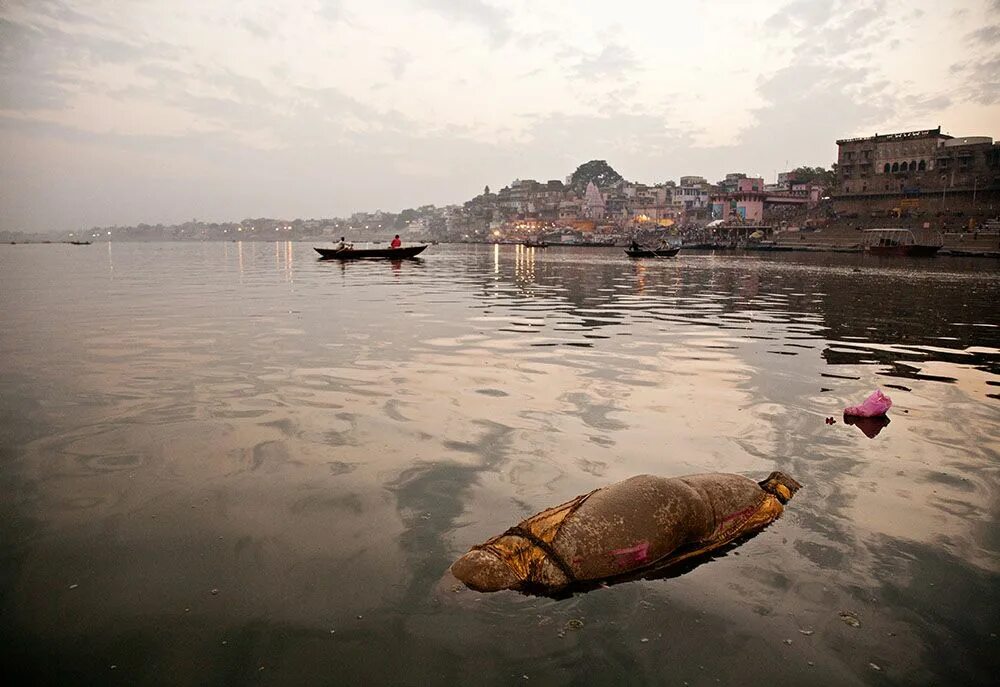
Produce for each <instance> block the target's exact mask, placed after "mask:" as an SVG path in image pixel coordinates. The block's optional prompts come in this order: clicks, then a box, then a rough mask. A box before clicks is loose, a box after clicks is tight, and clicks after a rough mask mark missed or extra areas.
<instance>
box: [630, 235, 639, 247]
mask: <svg viewBox="0 0 1000 687" xmlns="http://www.w3.org/2000/svg"><path fill="white" fill-rule="evenodd" d="M628 247H629V250H639V242H638V241H636V240H635V237H634V236H633V237H632V243H630V244H629V246H628Z"/></svg>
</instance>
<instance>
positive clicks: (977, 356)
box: [0, 242, 1000, 684]
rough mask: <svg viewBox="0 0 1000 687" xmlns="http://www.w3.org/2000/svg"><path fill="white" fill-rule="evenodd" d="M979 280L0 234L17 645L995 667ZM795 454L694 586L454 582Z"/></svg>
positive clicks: (374, 667)
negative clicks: (595, 507)
mask: <svg viewBox="0 0 1000 687" xmlns="http://www.w3.org/2000/svg"><path fill="white" fill-rule="evenodd" d="M997 275H998V273H997V264H996V262H990V261H982V262H977V261H961V260H957V259H948V258H937V259H934V260H932V261H921V262H905V261H899V260H881V261H879V260H871V259H866V258H864V257H861V256H850V255H848V256H844V255H806V254H803V255H785V254H783V255H780V256H778V257H757V256H736V255H725V254H710V253H701V254H698V253H682V254H681V255H680V256H679V257H678V258H677V259H671V260H644V261H629V260H628V259H626V258H625V257H624V255H623V254H622V253H621V251H620V250H603V249H565V248H549V249H546V250H540V249H530V248H528V249H526V248H523V247H515V246H469V247H457V246H434V247H432V248H431V249H429V250H428V251H427V253H425V257H424V258H423V259H418V260H414V261H404V262H397V263H389V262H372V263H342V262H322V261H317V260H315V259H314V255H313V253H312V250H311V247H310V246H309V245H306V244H292V243H282V242H279V243H274V244H265V243H205V244H151V245H143V244H116V245H114V246H112V245H108V246H107V247H104V246H99V245H95V246H91V247H72V246H3V247H0V286H2V288H0V306H2V310H0V312H2V315H0V317H2V325H3V326H2V331H0V360H2V361H3V362H2V363H0V365H2V370H3V374H2V377H0V390H2V396H0V398H2V401H0V429H2V436H3V437H4V439H3V441H2V444H0V452H2V453H0V458H2V461H3V470H2V472H0V489H2V492H0V493H2V499H0V504H2V505H0V516H2V525H0V535H2V541H3V542H4V547H3V549H4V553H3V558H2V562H0V580H2V597H0V604H2V605H0V617H2V621H0V623H2V625H0V627H3V630H4V632H3V635H4V636H5V637H16V638H17V640H16V641H13V642H10V641H8V642H5V643H4V644H6V646H5V648H4V656H3V658H4V660H5V664H6V665H9V666H13V667H15V668H16V669H18V670H21V671H26V670H29V669H30V670H31V671H32V672H33V673H34V674H35V675H36V676H41V677H48V678H50V679H51V680H53V681H61V682H66V681H68V680H72V679H78V680H83V681H87V682H102V683H103V682H107V681H112V678H114V679H115V680H118V679H120V680H122V681H125V682H130V683H135V682H159V681H162V680H163V677H162V676H163V675H171V676H172V681H175V682H192V683H194V682H197V683H199V684H203V683H207V682H209V683H210V682H224V681H225V682H245V681H248V680H250V679H266V680H267V681H271V682H277V683H286V684H289V683H291V684H299V683H303V682H305V683H316V682H319V683H329V682H348V683H356V682H361V681H367V682H375V681H379V682H391V683H405V684H429V683H453V682H457V681H459V680H474V681H475V682H477V683H484V684H507V683H510V682H511V681H514V680H518V681H520V680H521V679H522V677H521V676H522V675H528V677H529V678H530V679H531V680H535V681H542V682H543V683H544V684H569V683H581V682H582V683H594V684H606V683H611V682H612V681H615V682H622V681H623V680H624V681H627V682H628V683H629V684H635V683H642V682H647V683H655V684H662V683H664V682H676V683H678V684H681V683H683V682H684V681H688V682H690V684H701V683H705V684H715V683H716V680H719V681H720V682H721V683H722V684H733V683H735V682H736V681H741V682H748V683H750V684H754V683H758V682H764V681H765V680H767V681H768V682H774V683H775V684H793V683H797V682H798V683H802V682H809V683H811V684H823V683H826V684H869V683H870V684H876V683H880V682H884V681H886V680H888V681H889V682H891V683H895V684H912V683H933V682H938V683H956V684H973V683H977V682H981V683H985V682H986V681H987V680H988V679H989V678H988V676H989V675H992V674H995V672H996V669H997V668H998V667H1000V666H998V659H997V656H998V653H997V651H996V646H997V645H996V641H997V640H996V637H995V636H993V635H992V634H991V633H995V632H996V631H997V627H996V618H997V617H1000V613H998V611H1000V608H998V594H997V592H996V589H997V582H998V571H1000V556H998V552H1000V541H998V537H997V504H998V497H997V495H998V493H1000V492H998V488H997V487H998V484H997V481H998V479H997V472H996V465H997V457H998V456H997V446H998V444H1000V422H998V417H1000V415H998V413H997V408H998V399H997V395H998V393H1000V326H998V325H1000V321H998V317H997V315H996V313H997V312H998V311H997V309H996V305H995V304H996V302H997V300H998V297H1000V283H998V279H997ZM876 386H882V387H887V388H886V390H887V392H889V394H890V395H891V396H892V397H893V400H894V401H895V404H896V406H895V408H894V409H893V411H892V412H891V418H892V422H891V424H890V425H888V426H886V427H884V428H882V430H881V431H880V432H879V433H878V434H877V435H875V438H874V439H869V438H868V436H867V435H866V434H864V433H863V432H862V431H861V429H859V428H858V427H852V426H848V425H845V424H843V422H841V418H840V410H841V409H842V408H843V407H844V406H846V405H850V404H853V403H856V402H858V401H860V400H861V399H862V398H863V397H864V396H865V395H867V394H868V393H869V392H870V391H871V390H872V389H873V388H875V387H876ZM828 416H833V417H835V418H837V423H836V424H834V425H827V424H825V422H824V418H826V417H828ZM775 468H779V469H783V470H785V471H787V472H788V473H789V474H791V475H792V476H794V477H795V478H796V479H798V480H799V481H801V482H802V483H803V484H805V485H806V488H805V489H804V490H803V491H801V492H800V493H799V495H798V496H797V497H796V498H795V499H794V500H793V501H792V502H791V504H790V506H789V508H788V510H787V512H786V516H785V517H784V518H783V519H782V520H780V521H778V522H777V523H775V524H774V525H772V526H771V527H770V528H769V529H768V530H766V531H765V532H764V533H763V534H762V535H760V536H758V537H756V538H755V539H753V540H751V541H749V542H747V543H746V544H745V545H743V546H742V547H740V548H739V549H737V550H736V551H735V552H732V553H730V554H729V555H727V556H725V557H723V558H721V559H718V560H715V561H713V562H711V563H708V564H706V565H703V566H701V567H698V568H697V569H695V570H694V571H693V572H691V573H689V574H686V575H683V576H681V577H677V578H674V579H668V580H655V581H640V582H634V583H629V584H622V585H617V586H615V587H612V588H610V589H604V590H598V591H596V592H593V593H590V594H586V595H579V596H575V597H573V598H571V599H568V600H564V601H553V600H549V599H539V598H530V597H522V596H519V595H515V594H497V595H489V596H482V595H476V594H474V593H472V592H467V591H459V592H455V591H452V590H451V588H450V586H449V585H448V584H447V583H446V582H445V583H441V582H440V580H441V577H442V573H443V571H444V570H445V569H446V568H447V566H448V565H449V564H450V562H451V561H452V560H453V559H454V558H456V557H457V556H458V555H460V554H461V553H462V552H464V551H465V550H466V549H467V548H468V547H469V546H470V545H471V544H474V543H478V542H480V541H482V540H483V539H485V538H487V537H489V536H491V535H493V534H496V533H498V532H500V531H502V530H503V529H505V528H506V527H507V526H508V525H510V524H513V523H514V522H516V521H517V520H518V519H520V518H522V517H524V516H526V515H529V514H531V513H533V512H535V511H537V510H539V509H541V508H544V507H546V506H549V505H553V504H555V503H559V502H561V501H564V500H566V499H567V498H569V497H572V496H574V495H576V494H579V493H583V492H585V491H587V490H590V489H592V488H595V487H597V486H601V485H604V484H608V483H611V482H614V481H617V480H620V479H624V478H626V477H628V476H631V475H633V474H637V473H642V472H650V473H656V474H663V475H680V474H686V473H691V472H699V471H727V472H739V473H744V474H747V475H750V476H754V477H757V478H759V477H762V476H763V475H765V474H766V473H767V472H769V471H770V470H772V469H775ZM737 554H738V555H737ZM70 585H79V586H78V587H77V588H74V589H70V588H69V587H70ZM213 589H217V590H218V594H215V595H213V594H212V593H211V590H213ZM844 610H850V611H852V612H854V613H856V614H857V615H858V617H859V618H860V620H861V627H859V628H853V627H850V626H848V625H846V624H845V623H843V622H841V620H840V619H839V617H838V613H839V612H840V611H844ZM359 616H360V617H359ZM574 618H579V619H582V620H583V622H584V627H583V628H582V629H580V630H575V631H569V632H565V631H563V628H564V626H565V624H566V622H567V621H568V620H570V619H574ZM330 630H335V631H336V632H335V633H333V634H331V632H330ZM799 630H807V631H809V630H811V631H813V634H810V635H806V634H801V633H800V632H799ZM643 639H647V640H648V641H646V642H643V641H642V640H643ZM787 639H790V640H791V644H788V643H786V642H785V640H787ZM223 642H225V643H223ZM53 657H55V658H58V661H53V660H51V659H52V658H53ZM810 662H811V663H812V664H813V665H810ZM869 663H875V664H876V665H878V666H879V667H880V668H881V669H882V670H881V671H875V669H873V668H871V667H870V666H869ZM112 664H114V665H115V666H116V669H115V671H114V672H110V669H109V666H110V665H112ZM261 666H263V667H264V671H261V670H260V667H261Z"/></svg>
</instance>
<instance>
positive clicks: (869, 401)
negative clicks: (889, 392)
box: [844, 389, 892, 417]
mask: <svg viewBox="0 0 1000 687" xmlns="http://www.w3.org/2000/svg"><path fill="white" fill-rule="evenodd" d="M889 408H892V399H891V398H889V397H888V396H886V395H885V394H883V393H882V390H881V389H875V391H873V392H872V393H871V394H870V395H869V396H868V398H866V399H865V400H864V401H862V402H861V404H860V405H856V406H849V407H847V408H844V415H845V416H854V417H881V416H883V415H885V414H886V413H887V412H888V411H889Z"/></svg>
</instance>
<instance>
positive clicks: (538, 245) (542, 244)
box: [524, 241, 549, 248]
mask: <svg viewBox="0 0 1000 687" xmlns="http://www.w3.org/2000/svg"><path fill="white" fill-rule="evenodd" d="M524 247H525V248H548V247H549V244H547V243H546V242H545V241H525V242H524Z"/></svg>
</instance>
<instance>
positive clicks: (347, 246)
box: [337, 236, 354, 250]
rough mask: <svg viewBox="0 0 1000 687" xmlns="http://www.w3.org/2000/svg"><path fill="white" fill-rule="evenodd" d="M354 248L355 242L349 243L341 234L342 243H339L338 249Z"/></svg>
mask: <svg viewBox="0 0 1000 687" xmlns="http://www.w3.org/2000/svg"><path fill="white" fill-rule="evenodd" d="M352 248H354V244H353V243H347V241H345V240H344V237H343V236H341V237H340V243H338V244H337V250H351V249H352Z"/></svg>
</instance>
